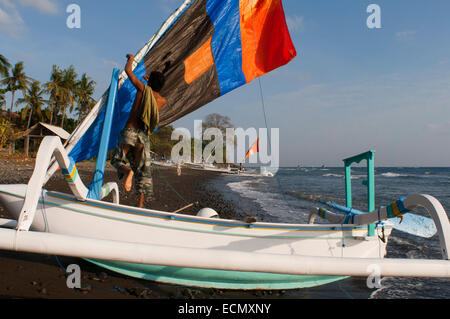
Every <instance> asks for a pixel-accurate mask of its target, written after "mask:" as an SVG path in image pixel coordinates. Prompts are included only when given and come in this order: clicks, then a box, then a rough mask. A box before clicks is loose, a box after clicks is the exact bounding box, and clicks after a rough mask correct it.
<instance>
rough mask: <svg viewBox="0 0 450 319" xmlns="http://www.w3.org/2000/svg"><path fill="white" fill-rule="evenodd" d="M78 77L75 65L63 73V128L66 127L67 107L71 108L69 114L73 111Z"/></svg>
mask: <svg viewBox="0 0 450 319" xmlns="http://www.w3.org/2000/svg"><path fill="white" fill-rule="evenodd" d="M77 76H78V75H77V73H76V72H75V68H74V67H73V65H71V66H70V67H69V68H68V69H67V70H64V71H63V77H62V83H61V92H60V93H61V94H60V96H59V98H60V102H61V108H62V116H61V127H63V126H64V117H65V115H66V111H67V107H69V106H70V109H69V112H72V111H73V107H74V103H73V102H74V100H75V97H76V93H77Z"/></svg>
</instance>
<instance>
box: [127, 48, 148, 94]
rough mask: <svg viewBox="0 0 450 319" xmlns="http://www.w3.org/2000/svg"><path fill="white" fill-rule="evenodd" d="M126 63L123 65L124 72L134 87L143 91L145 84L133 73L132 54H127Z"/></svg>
mask: <svg viewBox="0 0 450 319" xmlns="http://www.w3.org/2000/svg"><path fill="white" fill-rule="evenodd" d="M127 59H128V61H127V64H126V65H125V72H126V73H127V75H128V78H129V79H130V81H131V83H133V85H134V87H135V88H136V89H137V90H139V91H141V92H143V91H144V89H145V84H144V83H142V81H141V80H139V79H138V78H137V77H136V75H134V73H133V61H134V55H132V54H127Z"/></svg>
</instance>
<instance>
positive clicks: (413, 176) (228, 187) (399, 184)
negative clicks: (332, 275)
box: [211, 167, 450, 299]
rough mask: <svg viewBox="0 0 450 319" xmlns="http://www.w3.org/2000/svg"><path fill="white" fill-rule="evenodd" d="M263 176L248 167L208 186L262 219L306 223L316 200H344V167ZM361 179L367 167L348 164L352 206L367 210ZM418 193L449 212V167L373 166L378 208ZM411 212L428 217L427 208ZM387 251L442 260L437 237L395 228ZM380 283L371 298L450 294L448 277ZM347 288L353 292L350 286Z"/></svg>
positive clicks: (286, 170) (284, 170) (285, 170)
mask: <svg viewBox="0 0 450 319" xmlns="http://www.w3.org/2000/svg"><path fill="white" fill-rule="evenodd" d="M264 175H268V174H261V172H260V170H259V169H252V168H250V169H248V170H247V172H246V174H244V175H240V176H234V175H224V176H221V177H220V178H219V179H217V180H215V181H214V183H213V184H212V185H211V186H212V187H214V188H215V189H216V190H217V191H220V192H221V193H222V194H223V195H224V197H225V198H226V199H228V200H231V201H233V202H234V203H235V206H236V207H237V209H238V211H239V212H240V213H241V214H242V215H247V216H256V217H257V218H258V220H259V221H265V222H281V223H307V222H308V216H309V211H310V209H311V207H314V206H316V207H317V206H319V205H320V204H319V203H318V201H334V202H336V203H339V204H345V178H344V168H343V167H337V168H335V167H330V168H315V167H305V168H296V167H286V168H280V169H279V170H278V172H277V173H276V175H275V176H274V177H270V176H264ZM365 179H366V168H365V167H352V202H353V207H354V208H357V209H360V210H363V211H367V187H366V186H364V185H363V184H362V182H363V181H364V180H365ZM417 193H419V194H429V195H432V196H434V197H436V198H437V199H438V200H439V201H440V202H441V203H442V205H443V206H444V208H445V210H446V212H447V214H449V212H450V168H426V167H420V168H401V167H395V168H385V167H377V168H376V169H375V197H376V199H375V201H376V207H379V206H380V205H384V206H386V205H388V204H390V203H392V202H393V201H395V200H397V199H399V198H401V197H406V196H408V195H411V194H417ZM322 206H323V205H322ZM415 213H417V214H419V215H423V216H426V217H429V216H428V215H427V214H426V212H425V211H421V210H417V211H415ZM387 250H388V253H387V256H386V257H393V258H424V259H440V258H442V257H441V253H440V245H439V238H438V236H437V235H435V236H433V237H431V238H423V237H418V236H414V235H410V234H408V233H405V232H402V231H399V230H396V229H394V230H393V232H392V234H391V236H390V237H389V242H388V248H387ZM360 283H362V281H360ZM381 284H382V286H383V287H382V288H380V289H376V290H373V291H372V292H371V294H370V298H383V299H384V298H439V299H442V298H445V299H447V298H450V280H449V279H430V278H398V277H395V278H392V277H385V278H383V279H382V281H381ZM345 289H346V291H345V293H346V294H347V295H349V296H351V295H352V285H348V287H346V288H345ZM329 297H330V298H333V296H329Z"/></svg>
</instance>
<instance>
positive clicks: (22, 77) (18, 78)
mask: <svg viewBox="0 0 450 319" xmlns="http://www.w3.org/2000/svg"><path fill="white" fill-rule="evenodd" d="M30 80H31V79H30V78H29V77H28V76H26V74H25V72H24V71H23V62H18V63H16V64H15V65H14V67H13V68H12V69H11V75H10V76H9V75H8V76H7V77H6V78H5V79H3V80H2V81H1V84H3V85H6V89H7V90H8V91H11V108H10V109H9V118H10V119H11V118H12V110H13V107H14V95H15V93H16V91H17V90H21V91H22V93H23V94H24V95H25V94H26V89H27V84H28V83H29V82H30Z"/></svg>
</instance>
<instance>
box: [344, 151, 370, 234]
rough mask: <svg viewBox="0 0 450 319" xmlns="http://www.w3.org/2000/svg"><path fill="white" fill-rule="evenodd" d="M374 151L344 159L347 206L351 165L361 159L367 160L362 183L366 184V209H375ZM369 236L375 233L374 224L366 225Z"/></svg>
mask: <svg viewBox="0 0 450 319" xmlns="http://www.w3.org/2000/svg"><path fill="white" fill-rule="evenodd" d="M374 157H375V151H374V150H370V151H367V152H365V153H361V154H359V155H355V156H352V157H349V158H346V159H344V160H343V161H344V165H345V200H346V204H345V205H346V206H347V207H348V208H351V207H352V176H351V165H352V164H353V163H360V162H361V161H362V160H366V161H367V180H364V181H363V185H365V186H367V211H368V212H372V211H373V210H374V209H375V164H374ZM368 232H369V236H374V235H375V225H374V224H369V225H368Z"/></svg>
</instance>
